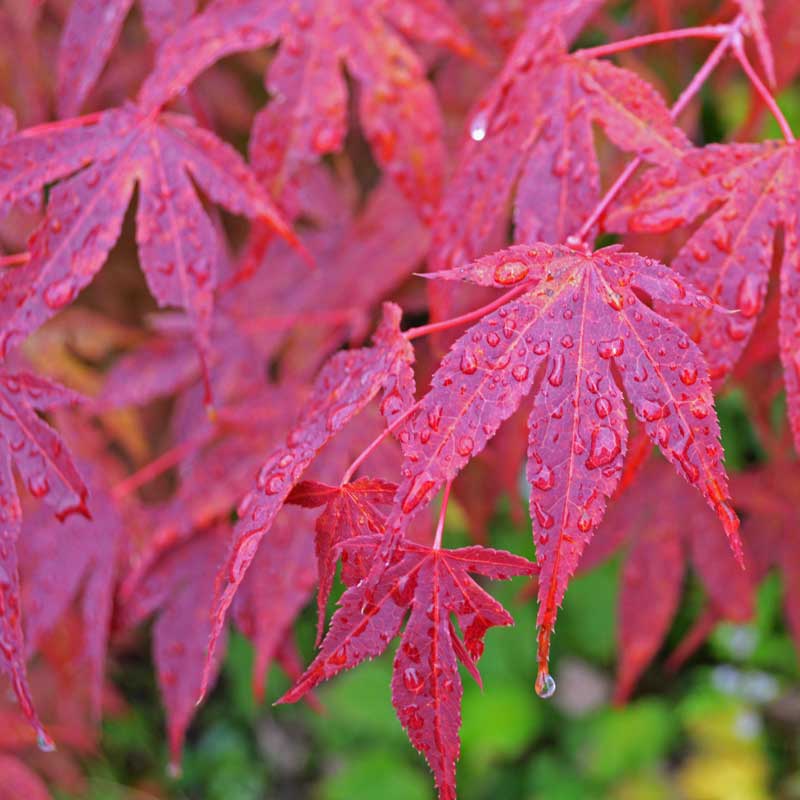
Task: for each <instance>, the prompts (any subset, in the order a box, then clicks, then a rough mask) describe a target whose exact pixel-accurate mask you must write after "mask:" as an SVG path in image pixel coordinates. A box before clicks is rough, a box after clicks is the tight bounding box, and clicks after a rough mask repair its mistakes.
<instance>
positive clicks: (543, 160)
mask: <svg viewBox="0 0 800 800" xmlns="http://www.w3.org/2000/svg"><path fill="white" fill-rule="evenodd" d="M544 33H546V30H545V32H543V30H542V28H541V25H540V20H539V17H538V15H537V14H536V13H533V14H532V15H531V18H530V22H529V24H528V27H527V29H526V31H525V32H524V33H523V34H522V35H521V36H520V38H519V40H518V41H517V43H516V45H515V47H514V50H513V51H512V52H511V54H510V56H509V58H508V61H507V62H506V65H505V67H504V69H503V72H502V73H501V74H500V76H499V77H498V78H497V79H496V80H495V82H494V83H493V84H492V86H491V87H490V89H489V91H488V92H487V94H486V95H485V96H484V97H483V98H482V99H481V100H480V102H479V103H478V105H477V108H476V111H475V113H474V115H473V117H472V121H471V123H470V130H469V138H468V139H467V141H466V143H465V145H464V148H463V150H462V153H461V157H460V163H459V166H458V168H457V170H456V173H455V175H454V176H453V179H452V181H451V182H450V184H449V187H448V191H447V194H446V197H445V200H444V202H443V204H442V208H441V210H440V213H439V215H438V217H437V220H436V223H435V227H434V247H433V260H434V265H435V267H437V268H449V267H453V266H456V265H457V264H458V263H460V262H462V261H464V260H465V259H470V258H475V257H477V256H480V255H483V254H484V253H485V251H486V244H487V239H488V237H489V236H490V235H491V234H492V233H493V232H494V230H495V229H496V228H497V227H498V225H500V224H502V223H504V222H505V213H506V208H507V204H508V201H509V199H510V196H511V194H512V190H513V189H514V187H515V186H516V197H515V201H514V221H515V234H514V235H515V239H516V241H518V242H529V241H536V240H544V241H550V242H563V241H565V240H566V239H567V237H568V236H570V235H572V234H574V233H576V232H577V231H578V230H579V228H580V227H581V225H582V224H583V222H585V221H586V219H587V217H588V216H589V214H590V213H591V211H592V209H593V208H594V206H595V204H596V202H597V200H598V193H599V176H598V165H597V159H596V155H595V149H594V140H593V134H592V123H593V122H596V123H599V124H600V125H602V126H603V129H604V130H605V133H606V134H607V136H608V137H609V138H610V139H611V140H612V141H613V142H614V144H616V145H617V146H618V147H621V148H623V149H624V150H628V151H633V152H636V153H638V154H639V155H641V156H642V157H644V158H645V159H647V160H649V161H652V162H656V163H665V164H669V163H671V162H672V161H674V160H675V159H676V158H677V157H679V155H680V154H681V153H682V152H683V150H685V149H686V148H687V147H688V141H687V139H686V137H685V135H684V134H683V133H682V132H681V131H680V130H678V129H677V128H675V126H674V124H673V122H672V120H671V118H670V115H669V112H668V111H667V108H666V106H665V105H664V102H663V100H662V98H661V97H660V96H659V95H658V93H657V92H656V91H655V90H654V89H653V88H652V86H650V85H649V84H647V83H645V82H644V81H643V80H642V79H641V78H639V77H637V76H636V75H634V74H633V73H631V72H628V71H627V70H624V69H620V68H618V67H615V66H613V65H612V64H609V63H607V62H604V61H593V60H589V59H583V58H579V57H577V56H571V55H568V54H567V53H566V51H565V49H564V44H563V40H562V39H561V36H560V34H559V33H558V32H557V31H555V30H554V29H550V31H549V34H547V35H544Z"/></svg>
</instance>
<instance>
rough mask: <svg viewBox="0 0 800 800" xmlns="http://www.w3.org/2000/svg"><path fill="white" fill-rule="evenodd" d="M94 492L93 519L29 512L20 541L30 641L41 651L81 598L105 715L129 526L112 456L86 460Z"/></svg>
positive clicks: (93, 678)
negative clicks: (113, 487) (118, 498)
mask: <svg viewBox="0 0 800 800" xmlns="http://www.w3.org/2000/svg"><path fill="white" fill-rule="evenodd" d="M80 466H81V472H82V473H83V474H84V475H86V476H87V479H88V481H89V485H90V487H91V490H92V519H90V520H89V519H85V518H84V517H80V516H75V515H73V516H71V517H70V518H69V519H67V520H65V521H64V522H63V523H61V522H58V521H57V520H54V519H53V518H52V515H50V514H47V513H44V509H41V510H39V512H38V513H36V514H33V515H30V514H29V515H27V516H26V518H25V521H24V523H23V526H22V538H21V540H20V553H19V561H20V570H21V572H22V574H23V608H24V609H25V620H24V622H25V626H24V628H25V642H26V646H27V648H28V651H29V652H34V651H36V650H37V649H38V646H39V643H40V641H41V638H42V636H43V634H45V633H46V632H48V631H50V630H52V629H53V628H55V627H56V626H57V625H59V624H61V620H62V618H63V616H64V613H65V612H66V611H67V609H68V608H69V607H70V606H71V605H72V604H73V603H75V602H78V604H79V606H80V609H81V614H82V617H83V623H84V624H83V631H84V633H85V637H86V638H85V642H84V645H83V648H82V655H83V658H84V659H85V664H86V672H85V680H86V682H87V683H88V685H89V692H90V694H91V701H92V709H93V711H94V714H95V716H96V718H97V719H99V717H100V712H101V703H102V692H103V685H104V669H105V660H106V651H107V646H108V636H109V628H110V623H111V612H112V606H113V599H114V591H115V587H116V580H117V577H118V574H119V568H120V566H121V563H120V562H121V554H122V545H123V543H124V542H125V526H124V524H123V521H122V516H121V513H120V510H119V508H118V507H117V503H116V502H115V501H114V499H113V497H112V496H111V493H110V488H109V486H108V480H109V477H110V475H114V474H115V473H118V472H119V470H118V469H117V470H115V469H114V468H113V465H109V464H108V459H105V460H103V459H100V458H98V459H97V461H91V462H87V461H86V460H82V461H81V462H80Z"/></svg>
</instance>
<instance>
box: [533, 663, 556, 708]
mask: <svg viewBox="0 0 800 800" xmlns="http://www.w3.org/2000/svg"><path fill="white" fill-rule="evenodd" d="M535 688H536V694H538V695H539V697H541V698H542V700H547V699H548V698H550V697H552V696H553V695H554V694H555V693H556V681H555V678H553V676H552V675H551V674H550V673H549V672H547V670H544V669H541V670H539V674H538V675H537V676H536V686H535Z"/></svg>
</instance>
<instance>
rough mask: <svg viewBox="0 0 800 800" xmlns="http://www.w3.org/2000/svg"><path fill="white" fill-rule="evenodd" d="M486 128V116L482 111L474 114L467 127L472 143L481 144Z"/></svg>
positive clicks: (487, 123) (487, 124)
mask: <svg viewBox="0 0 800 800" xmlns="http://www.w3.org/2000/svg"><path fill="white" fill-rule="evenodd" d="M488 126H489V122H488V120H487V118H486V114H485V113H484V112H483V111H481V112H479V113H478V114H476V115H475V116H474V117H473V118H472V122H471V123H470V125H469V136H470V139H472V141H473V142H482V141H483V140H484V139H485V138H486V129H487V128H488Z"/></svg>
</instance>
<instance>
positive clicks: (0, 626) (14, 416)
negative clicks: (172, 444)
mask: <svg viewBox="0 0 800 800" xmlns="http://www.w3.org/2000/svg"><path fill="white" fill-rule="evenodd" d="M77 400H78V396H77V395H75V394H73V393H72V392H69V391H67V390H66V389H63V388H62V387H60V386H58V385H57V384H54V383H51V382H50V381H46V380H44V379H43V378H38V377H36V376H34V375H31V374H29V373H11V372H7V371H5V370H3V371H0V444H2V450H1V451H0V645H2V646H0V667H2V669H3V671H5V672H7V673H8V674H9V675H10V677H11V684H12V686H13V689H14V692H15V693H16V695H17V697H18V699H19V702H20V705H21V707H22V709H23V711H24V713H25V715H26V716H27V717H28V718H29V719H30V721H31V723H32V724H33V725H34V727H35V728H36V729H37V731H38V732H39V735H40V737H41V739H42V742H44V743H45V744H47V743H48V742H49V738H48V737H47V735H46V734H45V733H44V731H43V730H42V728H41V725H40V723H39V720H38V718H37V716H36V712H35V711H34V709H33V704H32V701H31V696H30V691H29V689H28V685H27V680H26V677H25V660H24V646H23V638H22V624H21V617H20V603H19V578H18V573H17V553H16V543H17V537H18V535H19V531H20V523H21V517H22V514H21V509H20V502H19V497H18V495H17V487H16V482H15V479H14V474H13V472H12V464H14V465H15V466H16V468H17V470H18V472H19V474H20V476H21V477H22V479H23V481H24V483H25V485H26V486H27V488H28V491H29V492H30V494H31V495H33V497H35V498H39V499H41V500H44V501H45V502H46V503H47V504H48V505H49V506H50V507H51V508H52V509H54V510H55V511H56V514H57V515H58V517H60V518H61V519H66V518H67V517H68V516H69V515H70V514H72V513H80V514H84V515H87V516H88V510H87V507H86V498H87V489H86V486H85V485H84V483H83V480H82V479H81V477H80V475H79V474H78V470H77V468H76V467H75V464H74V463H73V461H72V458H71V456H70V454H69V453H68V452H67V449H66V447H65V446H64V443H63V441H62V440H61V438H60V437H59V435H58V434H57V433H56V432H55V430H53V428H51V427H50V426H49V425H48V424H47V423H46V422H45V421H44V420H43V419H42V418H41V417H40V416H39V415H38V414H37V413H36V412H37V411H48V410H51V409H53V408H57V407H59V406H64V405H68V404H71V403H75V402H76V401H77Z"/></svg>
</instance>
